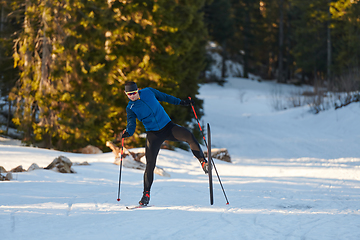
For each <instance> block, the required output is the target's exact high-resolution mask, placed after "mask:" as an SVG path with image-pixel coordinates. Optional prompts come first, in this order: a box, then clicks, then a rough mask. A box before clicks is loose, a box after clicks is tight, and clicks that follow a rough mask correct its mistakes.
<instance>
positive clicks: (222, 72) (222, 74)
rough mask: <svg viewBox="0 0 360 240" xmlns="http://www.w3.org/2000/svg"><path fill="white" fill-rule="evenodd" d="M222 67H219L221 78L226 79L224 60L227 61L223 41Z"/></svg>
mask: <svg viewBox="0 0 360 240" xmlns="http://www.w3.org/2000/svg"><path fill="white" fill-rule="evenodd" d="M221 47H222V67H221V77H222V78H225V77H226V60H227V54H226V40H224V42H223V44H222V46H221Z"/></svg>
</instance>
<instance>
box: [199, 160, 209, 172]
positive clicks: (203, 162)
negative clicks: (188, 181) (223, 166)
mask: <svg viewBox="0 0 360 240" xmlns="http://www.w3.org/2000/svg"><path fill="white" fill-rule="evenodd" d="M199 162H200V164H201V167H202V169H203V170H204V172H205V173H208V172H209V164H208V162H207V161H206V159H205V158H200V159H199Z"/></svg>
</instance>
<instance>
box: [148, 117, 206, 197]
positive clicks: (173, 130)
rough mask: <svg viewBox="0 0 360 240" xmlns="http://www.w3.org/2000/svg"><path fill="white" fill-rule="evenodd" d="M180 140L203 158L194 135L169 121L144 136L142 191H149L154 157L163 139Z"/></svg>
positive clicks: (154, 162) (196, 155) (152, 178)
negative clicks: (144, 161) (144, 159)
mask: <svg viewBox="0 0 360 240" xmlns="http://www.w3.org/2000/svg"><path fill="white" fill-rule="evenodd" d="M165 140H169V141H182V142H187V143H188V144H189V145H190V149H191V151H192V153H193V154H194V156H195V157H196V158H197V159H201V158H204V153H203V152H202V150H201V148H200V145H199V142H198V141H197V140H196V138H195V137H194V135H193V134H192V133H191V132H190V131H189V130H188V129H186V128H184V127H181V126H179V125H176V124H175V123H173V122H169V123H168V124H167V125H166V126H165V127H164V128H162V129H160V130H159V131H149V132H147V136H146V147H145V157H146V169H145V173H144V192H145V191H150V188H151V185H152V183H153V181H154V169H155V165H156V158H157V155H158V153H159V151H160V146H161V144H162V143H163V142H164V141H165Z"/></svg>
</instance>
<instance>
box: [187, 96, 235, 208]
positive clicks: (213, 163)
mask: <svg viewBox="0 0 360 240" xmlns="http://www.w3.org/2000/svg"><path fill="white" fill-rule="evenodd" d="M189 99H190V100H191V97H189ZM190 105H191V107H192V110H193V112H194V115H195V118H196V121H197V123H198V125H199V128H200V132H201V134H202V137H203V139H204V142H205V145H206V148H208V144H207V142H206V140H205V135H204V132H203V130H202V128H201V125H200V122H199V119H198V117H197V115H196V112H195V108H194V105H193V104H192V103H190ZM208 158H209V159H210V161H211V163H212V165H213V167H214V169H215V172H216V176H217V178H218V180H219V183H220V186H221V189H222V191H223V193H224V197H225V199H226V205H229V200H228V198H227V196H226V193H225V189H224V187H223V185H222V183H221V180H220V176H219V173H218V171H217V169H216V166H215V162H214V160H213V159H212V157H211V156H210V157H209V156H208Z"/></svg>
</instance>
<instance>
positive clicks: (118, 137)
mask: <svg viewBox="0 0 360 240" xmlns="http://www.w3.org/2000/svg"><path fill="white" fill-rule="evenodd" d="M126 137H129V133H128V132H127V131H126V129H125V130H124V131H122V132H120V133H119V134H118V135H117V136H116V138H115V139H114V140H113V141H112V142H113V143H114V144H116V143H119V142H121V140H122V139H123V138H126Z"/></svg>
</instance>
